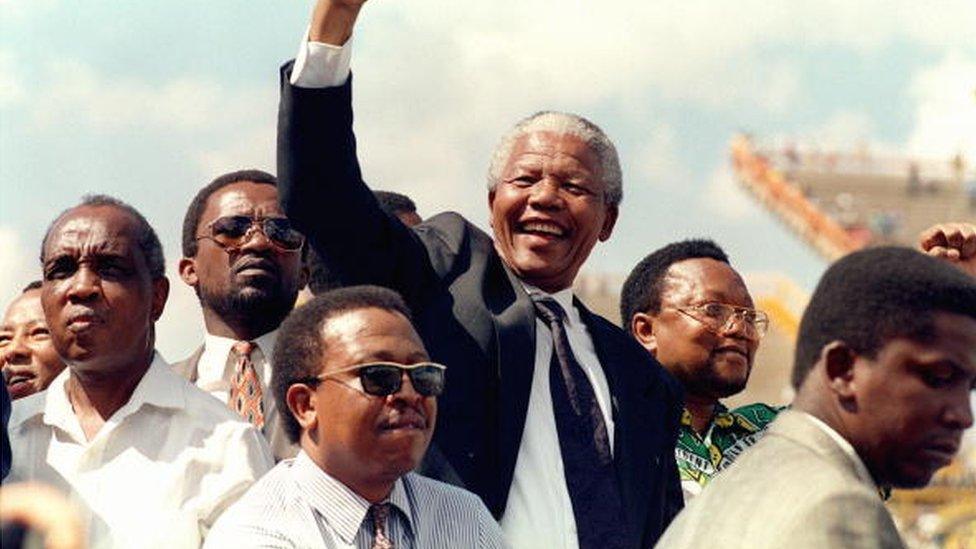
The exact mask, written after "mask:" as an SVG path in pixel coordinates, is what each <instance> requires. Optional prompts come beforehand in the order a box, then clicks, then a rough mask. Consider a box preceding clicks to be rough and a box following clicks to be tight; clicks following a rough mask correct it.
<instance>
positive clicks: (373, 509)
mask: <svg viewBox="0 0 976 549" xmlns="http://www.w3.org/2000/svg"><path fill="white" fill-rule="evenodd" d="M369 514H370V515H372V516H373V532H374V534H373V545H372V549H394V548H393V542H392V541H390V538H388V537H386V519H387V517H389V516H390V504H389V503H376V504H373V505H372V506H370V508H369Z"/></svg>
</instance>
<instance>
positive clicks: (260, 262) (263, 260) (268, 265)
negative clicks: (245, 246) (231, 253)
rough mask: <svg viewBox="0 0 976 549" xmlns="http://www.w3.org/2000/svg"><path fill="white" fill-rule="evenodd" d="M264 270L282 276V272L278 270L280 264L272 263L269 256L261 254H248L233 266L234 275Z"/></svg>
mask: <svg viewBox="0 0 976 549" xmlns="http://www.w3.org/2000/svg"><path fill="white" fill-rule="evenodd" d="M252 268H253V269H262V270H265V271H268V272H271V273H274V274H275V275H278V274H281V270H280V269H279V268H278V264H277V263H275V262H274V261H271V259H269V258H268V257H267V256H264V255H260V254H248V255H245V256H241V257H240V258H239V259H238V260H237V261H235V262H234V264H233V265H232V266H231V272H232V273H234V274H237V273H240V272H241V271H244V270H246V269H252Z"/></svg>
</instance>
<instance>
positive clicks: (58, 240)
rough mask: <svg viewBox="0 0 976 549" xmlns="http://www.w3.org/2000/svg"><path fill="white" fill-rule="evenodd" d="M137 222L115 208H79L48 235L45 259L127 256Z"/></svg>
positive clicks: (61, 220) (70, 213)
mask: <svg viewBox="0 0 976 549" xmlns="http://www.w3.org/2000/svg"><path fill="white" fill-rule="evenodd" d="M138 230H139V229H138V227H137V225H136V222H135V220H134V219H132V217H131V216H130V215H128V214H127V213H126V212H124V211H122V210H120V209H118V208H115V207H112V206H97V207H88V206H81V207H78V208H75V209H73V210H71V211H69V212H67V213H66V214H64V215H63V216H62V217H61V219H59V220H58V221H57V222H56V223H55V224H54V226H53V227H52V228H51V231H50V233H48V236H47V239H46V240H45V246H44V258H45V259H47V258H49V257H50V256H51V255H53V254H63V253H69V254H72V255H77V254H86V253H107V252H112V253H116V254H125V253H127V252H129V251H130V249H131V248H132V245H133V243H134V242H135V240H136V235H137V233H138Z"/></svg>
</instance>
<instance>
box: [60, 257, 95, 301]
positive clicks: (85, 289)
mask: <svg viewBox="0 0 976 549" xmlns="http://www.w3.org/2000/svg"><path fill="white" fill-rule="evenodd" d="M68 283H69V284H70V286H69V287H68V299H69V300H71V301H74V302H85V301H90V300H92V299H94V298H95V297H96V296H97V295H98V294H99V293H101V291H102V279H101V277H99V276H98V273H96V272H95V271H94V270H93V269H92V268H91V267H90V266H88V265H81V266H80V267H79V268H78V270H77V271H76V272H75V274H74V276H73V277H72V278H71V280H70V281H69V282H68Z"/></svg>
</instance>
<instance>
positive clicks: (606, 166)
mask: <svg viewBox="0 0 976 549" xmlns="http://www.w3.org/2000/svg"><path fill="white" fill-rule="evenodd" d="M536 131H549V132H553V133H557V134H568V135H572V136H575V137H578V138H579V139H580V140H581V141H583V143H586V145H587V146H588V147H589V148H590V150H592V151H593V153H594V154H596V157H597V159H598V160H599V162H600V172H601V173H600V177H601V178H602V179H603V183H604V184H605V185H606V190H605V191H604V193H603V200H604V201H605V202H606V203H607V204H610V205H611V206H616V205H618V204H620V201H621V200H623V198H624V189H623V174H622V173H621V171H620V159H619V158H618V157H617V148H616V147H614V146H613V142H612V141H610V138H609V137H607V134H605V133H603V130H601V129H600V127H599V126H597V125H596V124H594V123H593V122H590V121H589V120H587V119H585V118H583V117H582V116H579V115H576V114H571V113H566V112H558V111H539V112H537V113H535V114H533V115H532V116H529V117H527V118H523V119H522V120H520V121H519V122H518V123H517V124H515V127H513V128H512V129H511V130H509V132H508V133H507V134H505V136H504V137H502V140H501V142H499V143H498V146H497V147H496V148H495V153H494V154H493V155H492V158H491V165H490V166H489V167H488V190H489V191H494V190H495V185H497V184H498V182H499V181H501V179H502V172H503V171H504V170H505V167H506V166H507V165H508V160H509V157H511V155H512V149H513V148H514V147H515V142H516V141H518V139H519V138H520V137H522V136H523V135H525V134H527V133H530V132H536Z"/></svg>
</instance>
